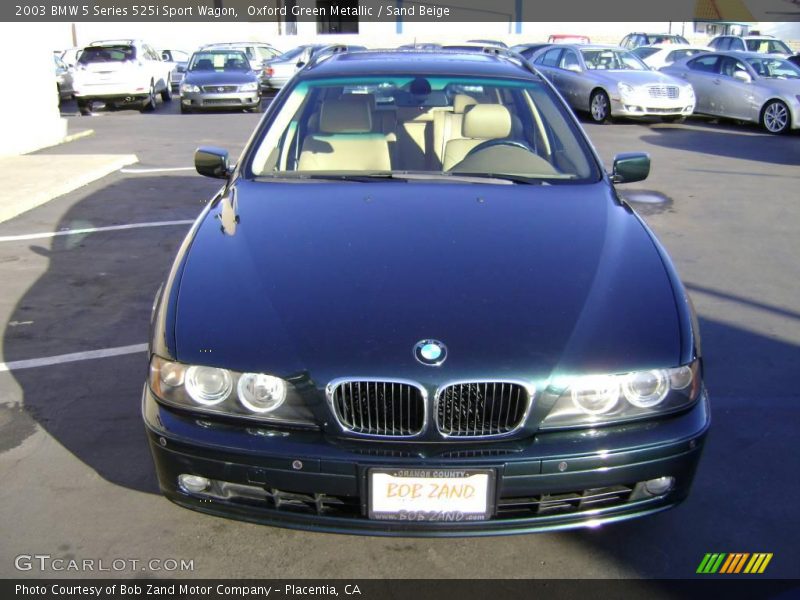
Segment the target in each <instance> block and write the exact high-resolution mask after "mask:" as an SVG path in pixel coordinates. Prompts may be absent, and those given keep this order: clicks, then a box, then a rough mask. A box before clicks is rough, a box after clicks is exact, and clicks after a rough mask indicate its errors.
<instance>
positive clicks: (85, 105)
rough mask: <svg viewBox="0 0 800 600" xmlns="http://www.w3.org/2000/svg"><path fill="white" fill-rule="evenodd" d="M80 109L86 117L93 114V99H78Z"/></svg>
mask: <svg viewBox="0 0 800 600" xmlns="http://www.w3.org/2000/svg"><path fill="white" fill-rule="evenodd" d="M78 110H79V111H80V113H81V114H82V115H83V116H84V117H88V116H89V115H91V114H92V101H91V100H78Z"/></svg>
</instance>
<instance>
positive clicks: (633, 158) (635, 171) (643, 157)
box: [611, 152, 650, 183]
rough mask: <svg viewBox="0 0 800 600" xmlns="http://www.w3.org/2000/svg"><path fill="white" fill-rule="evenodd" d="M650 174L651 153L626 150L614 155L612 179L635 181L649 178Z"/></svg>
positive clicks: (615, 180) (616, 180) (615, 181)
mask: <svg viewBox="0 0 800 600" xmlns="http://www.w3.org/2000/svg"><path fill="white" fill-rule="evenodd" d="M649 174H650V155H649V154H647V153H646V152H626V153H624V154H617V155H616V156H615V157H614V168H613V170H612V172H611V181H613V182H614V183H633V182H634V181H642V180H643V179H647V176H648V175H649Z"/></svg>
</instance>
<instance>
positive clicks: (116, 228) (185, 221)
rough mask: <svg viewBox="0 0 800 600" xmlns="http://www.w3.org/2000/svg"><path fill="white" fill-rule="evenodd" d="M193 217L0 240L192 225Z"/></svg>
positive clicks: (10, 238) (36, 234) (2, 240)
mask: <svg viewBox="0 0 800 600" xmlns="http://www.w3.org/2000/svg"><path fill="white" fill-rule="evenodd" d="M192 223H194V221H193V220H192V219H183V220H181V221H154V222H152V223H128V224H127V225H109V226H108V227H87V228H84V229H64V230H63V231H49V232H45V233H26V234H21V235H4V236H0V242H17V241H20V240H38V239H42V238H52V237H57V236H59V235H77V234H79V233H96V232H98V231H119V230H121V229H142V228H144V227H168V226H171V225H191V224H192Z"/></svg>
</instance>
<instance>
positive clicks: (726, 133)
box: [641, 120, 800, 172]
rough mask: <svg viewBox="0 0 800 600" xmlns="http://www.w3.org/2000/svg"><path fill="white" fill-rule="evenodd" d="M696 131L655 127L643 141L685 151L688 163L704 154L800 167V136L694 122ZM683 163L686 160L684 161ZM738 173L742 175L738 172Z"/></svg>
mask: <svg viewBox="0 0 800 600" xmlns="http://www.w3.org/2000/svg"><path fill="white" fill-rule="evenodd" d="M690 123H691V124H692V125H693V127H676V126H665V127H658V126H657V127H651V128H650V132H649V133H648V134H645V135H642V137H641V140H642V141H643V142H646V143H648V144H653V145H655V146H661V147H664V148H671V149H673V150H684V151H686V152H687V154H686V155H685V156H686V159H685V160H686V161H687V162H690V161H691V160H692V159H691V156H692V154H693V153H694V154H696V153H701V154H708V155H710V156H714V157H715V158H720V157H728V158H736V159H740V160H751V161H756V162H762V163H772V164H776V165H800V145H798V143H797V142H798V137H799V136H798V133H797V132H792V133H789V134H786V135H780V136H778V135H772V134H769V133H766V132H764V131H762V130H760V129H758V128H756V127H754V126H752V125H733V126H727V125H720V124H712V123H708V122H704V121H697V120H692V121H690ZM682 160H683V159H682ZM737 172H738V171H737Z"/></svg>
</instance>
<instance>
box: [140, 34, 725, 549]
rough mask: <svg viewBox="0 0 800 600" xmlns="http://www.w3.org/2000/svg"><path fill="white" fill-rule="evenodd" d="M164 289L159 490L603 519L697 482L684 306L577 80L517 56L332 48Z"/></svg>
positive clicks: (334, 510)
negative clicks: (553, 80)
mask: <svg viewBox="0 0 800 600" xmlns="http://www.w3.org/2000/svg"><path fill="white" fill-rule="evenodd" d="M195 162H196V167H197V170H198V171H199V172H200V173H201V174H203V175H207V176H210V177H216V178H219V179H220V181H221V184H222V187H221V189H220V190H219V193H218V194H217V195H216V196H215V197H214V198H213V200H212V201H211V202H210V203H209V204H208V206H207V208H206V209H205V210H204V211H203V213H202V214H201V215H200V216H199V217H198V219H197V220H196V222H195V223H194V226H193V227H192V228H191V230H190V232H189V234H188V235H187V237H186V239H185V240H184V242H183V244H182V245H181V247H180V250H179V252H178V255H177V257H176V258H175V261H174V263H173V265H172V269H171V271H170V273H169V276H168V278H167V280H166V282H165V284H164V285H163V286H162V291H161V293H160V294H159V296H158V298H157V299H156V304H155V307H154V314H153V319H152V332H151V345H150V372H149V378H148V381H147V384H146V385H145V389H144V394H143V416H144V421H145V425H146V428H147V432H148V435H149V439H150V445H151V448H152V452H153V457H154V459H155V464H156V469H157V473H158V478H159V483H160V486H161V489H162V491H163V493H164V494H165V495H166V496H167V497H168V498H169V499H170V500H172V501H174V502H176V503H178V504H180V505H182V506H185V507H188V508H192V509H195V510H198V511H202V512H207V513H212V514H216V515H224V516H229V517H234V518H239V519H244V520H249V521H256V522H260V523H265V524H271V525H278V526H286V527H297V528H303V529H310V530H316V531H329V532H341V533H363V534H372V535H401V536H409V535H415V536H416V535H422V536H455V535H485V534H505V533H521V532H532V531H542V530H555V529H564V528H572V527H583V526H596V525H598V524H602V523H610V522H614V521H620V520H623V519H628V518H631V517H638V516H644V515H649V514H653V513H656V512H659V511H662V510H665V509H668V508H670V507H673V506H675V505H676V504H678V503H679V502H680V501H681V500H683V499H684V498H685V497H686V495H687V494H688V493H689V489H690V487H691V484H692V479H693V477H694V473H695V469H696V467H697V463H698V460H699V459H700V454H701V451H702V448H703V442H704V439H705V436H706V432H707V430H708V427H709V419H710V417H709V405H708V397H707V394H706V390H705V388H704V386H703V365H702V359H701V354H700V342H699V334H698V329H697V320H696V318H695V314H694V311H693V309H692V305H691V303H690V301H689V298H688V296H687V294H686V291H685V289H684V287H683V285H682V284H681V281H680V280H679V278H678V275H677V274H676V271H675V269H674V267H673V265H672V263H671V261H670V259H669V257H668V256H667V254H666V252H665V250H664V248H663V247H662V246H661V245H660V244H659V242H658V241H657V240H656V238H655V236H654V235H653V233H652V232H651V231H650V230H649V229H648V227H647V226H646V225H645V223H644V222H643V221H642V220H641V219H640V217H639V216H638V215H637V214H636V213H635V212H634V211H633V210H632V209H631V208H630V207H629V206H628V205H627V204H626V203H625V202H624V201H623V200H622V199H621V198H620V197H619V196H618V195H617V193H616V190H615V186H616V185H621V184H625V183H628V182H634V181H639V180H642V179H644V178H645V177H647V174H648V172H649V168H650V162H649V157H648V156H647V155H646V154H636V153H631V154H623V155H619V156H617V157H616V158H615V159H614V160H613V169H612V171H611V172H610V173H607V172H606V171H605V169H604V168H603V163H602V162H601V160H600V158H599V157H598V156H597V154H596V153H595V151H594V150H593V148H592V146H591V144H590V143H589V141H588V139H587V137H586V135H585V133H584V132H583V130H582V129H581V126H580V125H579V123H578V122H577V121H576V119H575V117H574V116H573V114H572V113H571V112H570V110H569V109H568V108H567V106H566V105H565V103H564V100H563V99H562V98H561V97H560V96H559V94H558V93H557V92H556V91H555V90H554V89H553V88H552V86H551V85H550V84H549V83H548V82H547V81H545V80H544V79H543V78H542V77H541V76H540V75H539V73H538V72H537V71H536V70H535V69H533V68H532V67H531V66H530V65H529V64H528V63H527V62H526V61H524V60H522V59H521V58H520V57H518V56H517V55H515V54H513V53H510V52H505V51H501V50H497V49H494V50H492V51H491V52H472V51H465V52H459V51H451V52H448V51H424V50H418V49H412V50H408V51H386V52H383V51H363V52H333V51H331V52H328V53H321V54H320V55H319V56H318V57H315V59H313V60H312V61H311V62H310V63H309V64H308V65H306V66H305V67H304V68H303V69H302V70H301V71H300V72H299V73H298V74H297V76H295V77H294V78H293V79H292V80H291V81H290V82H289V83H288V84H287V86H286V87H285V88H284V89H283V90H282V91H281V92H280V93H279V94H278V95H277V97H276V98H275V100H274V101H273V102H272V103H271V104H270V106H269V108H268V109H267V111H266V114H265V115H264V117H263V118H262V120H261V122H260V124H259V125H258V127H257V129H256V131H255V132H254V133H253V135H252V137H251V139H250V141H249V142H248V144H247V146H246V148H245V150H244V152H243V153H242V155H241V156H240V157H239V158H238V160H237V161H236V164H235V165H234V164H233V163H232V161H231V160H230V159H229V157H228V155H227V153H226V152H225V151H224V150H222V149H219V148H209V147H206V148H200V149H198V151H197V152H196V155H195Z"/></svg>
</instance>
